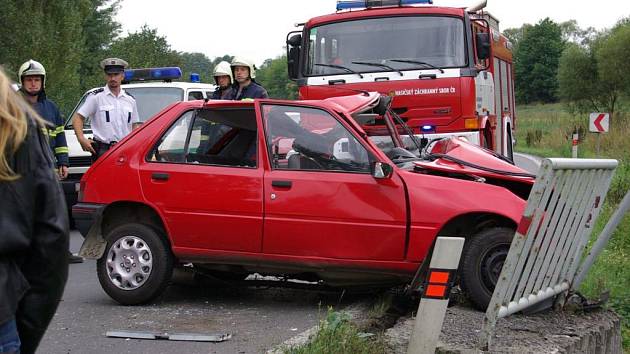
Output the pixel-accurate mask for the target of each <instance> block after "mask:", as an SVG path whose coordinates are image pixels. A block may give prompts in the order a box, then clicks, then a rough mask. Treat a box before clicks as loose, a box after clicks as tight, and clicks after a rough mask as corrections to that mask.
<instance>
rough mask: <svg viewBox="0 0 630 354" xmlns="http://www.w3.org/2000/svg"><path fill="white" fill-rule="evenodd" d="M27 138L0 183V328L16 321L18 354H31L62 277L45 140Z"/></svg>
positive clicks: (64, 245) (61, 213)
mask: <svg viewBox="0 0 630 354" xmlns="http://www.w3.org/2000/svg"><path fill="white" fill-rule="evenodd" d="M27 120H28V134H27V137H26V139H25V140H24V142H23V143H22V145H21V146H20V148H19V149H18V151H17V153H16V154H15V155H14V156H12V157H10V159H9V160H8V161H9V163H10V165H11V168H12V169H13V170H14V171H15V172H16V173H18V174H19V175H20V178H19V179H17V180H15V181H11V182H0V196H2V197H1V199H0V323H4V322H6V321H7V320H10V319H11V318H12V317H13V316H14V315H15V317H16V321H17V325H18V332H19V334H20V340H21V341H22V353H23V354H28V353H34V352H35V349H36V348H37V345H38V344H39V341H40V340H41V338H42V337H43V335H44V332H45V331H46V328H47V327H48V324H49V323H50V320H51V319H52V317H53V315H54V314H55V311H56V309H57V305H58V304H59V300H60V299H61V296H62V295H63V289H64V287H65V284H66V279H67V278H68V256H67V253H68V215H67V213H66V205H65V201H64V197H63V193H62V190H61V187H60V185H59V182H58V181H57V178H56V176H55V174H54V168H55V165H54V162H53V157H52V154H51V151H50V147H49V146H48V141H47V139H46V137H44V136H43V134H42V131H41V129H39V128H38V126H37V124H36V123H35V122H34V120H33V119H31V118H28V119H27Z"/></svg>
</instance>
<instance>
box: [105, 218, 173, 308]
mask: <svg viewBox="0 0 630 354" xmlns="http://www.w3.org/2000/svg"><path fill="white" fill-rule="evenodd" d="M106 240H107V247H106V249H105V253H104V254H103V256H102V257H101V258H100V259H99V260H98V261H97V263H96V270H97V273H98V280H99V282H100V283H101V286H102V287H103V290H105V292H106V293H107V294H108V295H109V296H110V297H111V298H112V299H114V300H116V301H117V302H119V303H120V304H122V305H138V304H143V303H147V302H149V301H151V300H153V299H154V298H156V297H157V296H158V295H160V294H161V293H162V292H163V291H164V288H165V287H166V286H167V285H168V283H169V281H170V279H171V275H172V272H173V255H172V254H171V251H170V248H169V246H168V243H167V241H166V240H165V239H164V237H161V236H160V235H159V234H158V233H157V232H156V231H155V230H154V229H152V228H151V227H149V226H147V225H143V224H137V223H129V224H123V225H120V226H118V227H116V228H114V229H113V230H112V231H111V232H109V233H108V234H107V235H106Z"/></svg>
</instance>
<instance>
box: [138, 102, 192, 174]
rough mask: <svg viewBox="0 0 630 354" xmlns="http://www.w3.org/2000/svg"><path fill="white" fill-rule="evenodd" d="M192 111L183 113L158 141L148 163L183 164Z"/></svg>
mask: <svg viewBox="0 0 630 354" xmlns="http://www.w3.org/2000/svg"><path fill="white" fill-rule="evenodd" d="M193 112H194V111H188V112H186V113H184V115H182V116H181V117H180V118H179V119H178V120H177V121H176V122H175V124H173V125H172V126H171V127H170V128H169V129H168V130H167V131H166V133H165V134H164V135H163V136H162V138H161V139H160V142H159V143H158V145H157V146H156V147H155V148H154V149H153V151H152V152H151V154H150V156H149V160H150V161H159V162H180V163H181V162H185V161H186V153H185V152H186V138H187V137H188V131H189V127H190V122H191V121H192V117H193Z"/></svg>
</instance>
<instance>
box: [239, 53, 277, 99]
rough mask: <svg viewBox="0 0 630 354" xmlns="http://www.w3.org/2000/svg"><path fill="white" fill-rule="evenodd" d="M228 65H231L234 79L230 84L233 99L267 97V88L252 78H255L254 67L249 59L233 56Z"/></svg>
mask: <svg viewBox="0 0 630 354" xmlns="http://www.w3.org/2000/svg"><path fill="white" fill-rule="evenodd" d="M230 66H231V67H232V74H233V75H234V81H235V82H234V84H233V85H232V89H233V90H234V92H233V93H232V99H233V100H237V101H240V100H247V99H254V98H269V95H268V94H267V90H265V89H264V88H263V87H262V86H260V85H259V84H258V83H257V82H256V81H255V80H254V79H255V78H256V67H255V66H254V64H253V63H252V62H251V61H250V60H248V59H245V58H239V57H235V58H234V60H232V64H230Z"/></svg>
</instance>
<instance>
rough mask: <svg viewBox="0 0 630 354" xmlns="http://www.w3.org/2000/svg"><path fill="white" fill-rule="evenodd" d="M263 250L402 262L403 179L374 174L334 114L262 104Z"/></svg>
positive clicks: (369, 157)
mask: <svg viewBox="0 0 630 354" xmlns="http://www.w3.org/2000/svg"><path fill="white" fill-rule="evenodd" d="M259 111H260V112H261V113H260V114H261V115H262V117H263V122H264V125H265V140H266V144H267V153H268V154H269V156H270V158H269V161H270V165H271V166H270V170H269V171H267V172H266V173H265V176H264V190H265V193H264V194H265V195H264V203H265V220H264V238H263V252H264V253H265V254H282V255H292V256H310V257H325V258H336V259H354V260H401V259H403V257H404V251H405V237H406V231H405V230H406V229H405V227H406V203H405V194H404V193H405V191H404V186H403V183H402V181H401V180H400V178H398V177H397V176H394V177H393V178H391V179H381V180H378V179H375V178H374V177H372V175H371V173H370V164H371V162H373V161H374V158H373V157H372V155H371V154H370V152H369V150H368V149H366V147H365V146H364V145H362V144H361V143H360V142H359V140H358V139H357V138H356V137H355V136H354V135H353V134H352V133H351V132H350V130H349V129H348V128H347V127H346V126H345V125H344V124H342V123H341V121H340V120H338V117H336V116H335V115H333V114H331V113H329V112H327V111H325V110H322V109H317V108H309V107H301V106H289V105H273V104H264V105H262V106H261V107H260V108H259Z"/></svg>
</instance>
